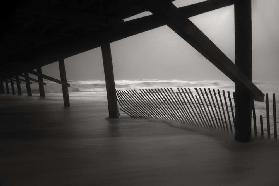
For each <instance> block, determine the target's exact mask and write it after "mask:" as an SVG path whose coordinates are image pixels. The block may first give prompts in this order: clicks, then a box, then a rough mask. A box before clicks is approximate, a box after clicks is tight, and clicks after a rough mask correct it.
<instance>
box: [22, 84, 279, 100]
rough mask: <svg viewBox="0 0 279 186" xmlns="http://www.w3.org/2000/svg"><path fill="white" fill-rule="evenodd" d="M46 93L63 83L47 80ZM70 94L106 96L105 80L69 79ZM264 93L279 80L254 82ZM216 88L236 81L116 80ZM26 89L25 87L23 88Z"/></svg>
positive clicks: (231, 88) (273, 90)
mask: <svg viewBox="0 0 279 186" xmlns="http://www.w3.org/2000/svg"><path fill="white" fill-rule="evenodd" d="M46 83H47V85H46V86H45V89H46V93H48V94H53V95H55V94H57V95H58V94H61V85H59V84H56V83H53V82H46ZM69 83H70V85H71V87H69V92H70V95H72V96H74V97H78V96H80V97H88V96H100V97H102V96H105V95H106V88H105V82H104V81H101V80H92V81H69ZM254 83H255V84H256V85H257V86H258V87H259V88H260V89H261V90H262V91H263V92H264V93H269V94H272V93H275V94H276V95H279V81H278V82H274V81H273V82H271V81H269V82H254ZM179 87H186V88H215V89H221V90H226V91H232V92H233V91H234V83H233V82H231V81H219V80H204V81H182V80H116V89H118V90H126V89H148V88H179ZM23 89H24V88H23ZM32 89H33V91H34V93H38V86H37V84H36V83H34V84H32Z"/></svg>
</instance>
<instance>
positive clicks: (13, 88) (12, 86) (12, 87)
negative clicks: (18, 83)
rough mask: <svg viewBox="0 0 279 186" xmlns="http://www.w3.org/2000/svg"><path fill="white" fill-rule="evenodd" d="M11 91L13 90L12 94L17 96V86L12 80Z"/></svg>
mask: <svg viewBox="0 0 279 186" xmlns="http://www.w3.org/2000/svg"><path fill="white" fill-rule="evenodd" d="M10 81H11V89H12V94H13V95H15V85H14V81H13V80H12V79H11V80H10Z"/></svg>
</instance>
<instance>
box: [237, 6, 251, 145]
mask: <svg viewBox="0 0 279 186" xmlns="http://www.w3.org/2000/svg"><path fill="white" fill-rule="evenodd" d="M234 11H235V65H236V66H237V67H238V69H239V70H240V71H241V72H242V73H243V74H245V75H246V77H247V78H248V79H249V81H252V17H251V0H236V1H235V5H234ZM252 102H253V97H252V96H251V95H250V93H249V91H248V90H247V89H246V87H245V86H243V84H241V83H238V82H236V83H235V139H236V140H237V141H240V142H248V141H250V138H251V117H252V106H253V104H252Z"/></svg>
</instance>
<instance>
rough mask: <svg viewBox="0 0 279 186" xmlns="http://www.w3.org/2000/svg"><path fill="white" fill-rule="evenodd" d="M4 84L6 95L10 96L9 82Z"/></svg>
mask: <svg viewBox="0 0 279 186" xmlns="http://www.w3.org/2000/svg"><path fill="white" fill-rule="evenodd" d="M5 83H6V94H10V89H9V81H8V80H6V81H5Z"/></svg>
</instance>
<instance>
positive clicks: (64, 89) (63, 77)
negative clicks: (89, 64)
mask: <svg viewBox="0 0 279 186" xmlns="http://www.w3.org/2000/svg"><path fill="white" fill-rule="evenodd" d="M59 71H60V79H61V82H62V92H63V99H64V106H65V107H69V106H70V99H69V91H68V86H67V83H68V82H67V76H66V69H65V64H64V59H60V60H59Z"/></svg>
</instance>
